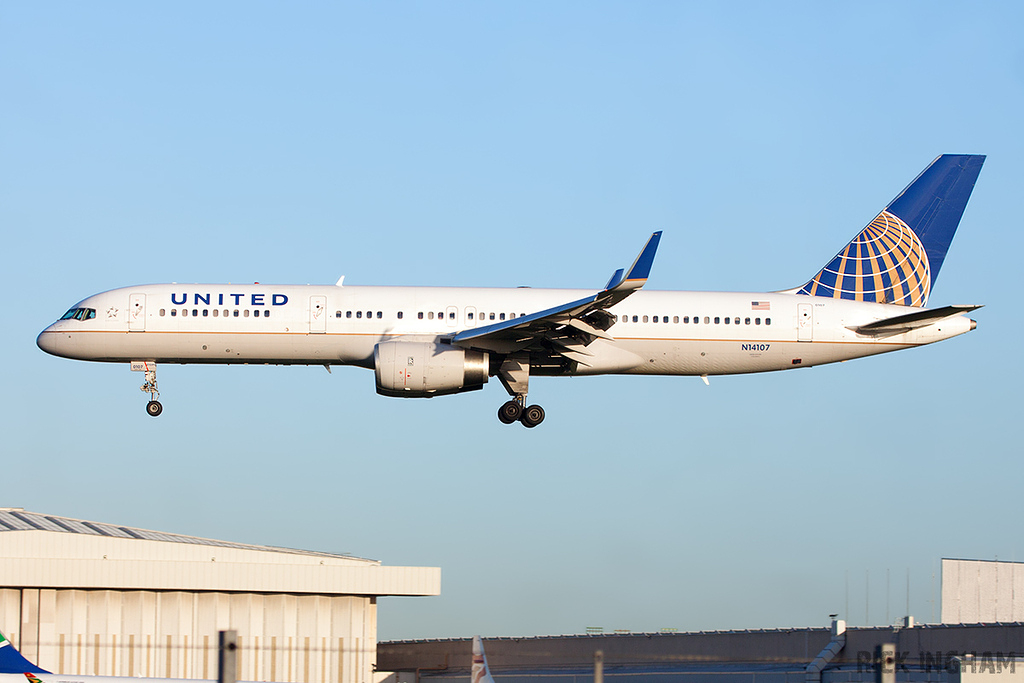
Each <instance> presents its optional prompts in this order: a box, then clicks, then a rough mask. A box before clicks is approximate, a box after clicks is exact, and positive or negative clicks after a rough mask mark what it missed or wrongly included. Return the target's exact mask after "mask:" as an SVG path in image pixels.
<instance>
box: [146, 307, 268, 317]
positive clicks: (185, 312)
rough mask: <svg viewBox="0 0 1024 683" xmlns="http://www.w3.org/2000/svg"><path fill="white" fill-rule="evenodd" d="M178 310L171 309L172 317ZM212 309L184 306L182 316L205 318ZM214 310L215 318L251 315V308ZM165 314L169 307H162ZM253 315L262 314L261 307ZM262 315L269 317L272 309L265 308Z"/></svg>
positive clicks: (163, 314) (258, 315) (161, 313)
mask: <svg viewBox="0 0 1024 683" xmlns="http://www.w3.org/2000/svg"><path fill="white" fill-rule="evenodd" d="M178 310H179V309H177V308H172V309H171V317H172V318H173V317H175V316H177V315H178ZM210 310H211V309H209V308H204V309H201V310H200V309H198V308H193V309H192V310H191V311H190V310H189V309H187V308H182V309H181V317H183V318H187V317H188V316H190V315H191V316H192V317H194V318H198V317H199V316H203V317H204V318H206V317H209V316H210V315H211V313H210ZM212 310H213V313H212V315H213V317H214V318H216V317H218V316H223V317H225V318H227V317H229V316H232V317H235V318H238V317H242V318H248V317H249V309H245V310H243V311H241V312H239V310H238V309H237V308H236V309H234V310H233V311H232V310H228V309H227V308H225V309H223V313H222V312H221V309H219V308H214V309H212ZM165 315H167V309H165V308H161V309H160V316H161V317H163V316H165ZM252 315H253V317H254V318H258V317H260V315H261V313H260V309H258V308H257V309H256V310H254V311H253V312H252ZM262 315H263V317H264V318H269V317H270V310H269V309H263V313H262Z"/></svg>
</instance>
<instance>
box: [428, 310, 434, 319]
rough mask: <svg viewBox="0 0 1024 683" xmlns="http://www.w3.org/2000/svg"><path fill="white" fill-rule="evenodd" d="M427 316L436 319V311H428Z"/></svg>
mask: <svg viewBox="0 0 1024 683" xmlns="http://www.w3.org/2000/svg"><path fill="white" fill-rule="evenodd" d="M427 318H428V319H430V320H433V319H434V312H433V311H430V312H429V313H427Z"/></svg>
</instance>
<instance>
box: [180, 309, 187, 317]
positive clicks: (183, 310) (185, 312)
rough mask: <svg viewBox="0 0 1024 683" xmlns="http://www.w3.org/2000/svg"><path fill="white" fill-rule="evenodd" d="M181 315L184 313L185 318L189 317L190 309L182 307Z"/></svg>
mask: <svg viewBox="0 0 1024 683" xmlns="http://www.w3.org/2000/svg"><path fill="white" fill-rule="evenodd" d="M181 315H182V317H183V318H187V317H188V309H187V308H183V309H181Z"/></svg>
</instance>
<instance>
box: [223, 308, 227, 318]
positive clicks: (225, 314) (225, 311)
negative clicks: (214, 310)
mask: <svg viewBox="0 0 1024 683" xmlns="http://www.w3.org/2000/svg"><path fill="white" fill-rule="evenodd" d="M224 317H225V318H226V317H228V309H226V308H225V309H224Z"/></svg>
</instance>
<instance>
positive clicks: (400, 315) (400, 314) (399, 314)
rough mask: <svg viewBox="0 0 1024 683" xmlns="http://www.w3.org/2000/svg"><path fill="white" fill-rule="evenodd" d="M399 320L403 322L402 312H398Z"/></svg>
mask: <svg viewBox="0 0 1024 683" xmlns="http://www.w3.org/2000/svg"><path fill="white" fill-rule="evenodd" d="M398 319H399V320H401V319H402V312H401V311H399V312H398Z"/></svg>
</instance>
